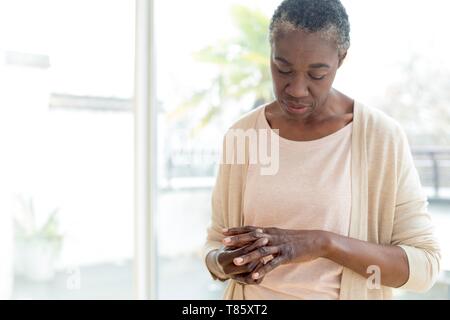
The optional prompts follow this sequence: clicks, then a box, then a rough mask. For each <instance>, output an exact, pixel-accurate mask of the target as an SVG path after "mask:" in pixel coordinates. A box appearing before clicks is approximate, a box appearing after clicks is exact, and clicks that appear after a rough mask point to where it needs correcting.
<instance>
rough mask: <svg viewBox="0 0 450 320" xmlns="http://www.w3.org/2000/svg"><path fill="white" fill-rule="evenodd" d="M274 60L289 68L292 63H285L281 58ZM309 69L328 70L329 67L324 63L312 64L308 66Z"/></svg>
mask: <svg viewBox="0 0 450 320" xmlns="http://www.w3.org/2000/svg"><path fill="white" fill-rule="evenodd" d="M275 60H278V61H281V62H283V63H284V64H287V65H289V66H292V63H290V62H289V61H287V60H286V59H284V58H282V57H275ZM309 67H310V68H314V69H320V68H328V69H329V68H330V66H329V65H327V64H326V63H313V64H310V65H309Z"/></svg>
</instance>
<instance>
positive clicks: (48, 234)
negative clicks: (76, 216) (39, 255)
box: [14, 195, 63, 242]
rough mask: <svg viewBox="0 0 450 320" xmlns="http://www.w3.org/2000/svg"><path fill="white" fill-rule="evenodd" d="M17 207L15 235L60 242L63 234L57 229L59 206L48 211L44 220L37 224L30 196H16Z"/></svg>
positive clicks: (28, 238) (24, 238)
mask: <svg viewBox="0 0 450 320" xmlns="http://www.w3.org/2000/svg"><path fill="white" fill-rule="evenodd" d="M18 204H19V208H18V210H17V211H16V212H15V215H14V225H15V234H16V237H17V238H19V239H23V240H31V239H42V240H47V241H54V242H61V241H62V239H63V235H62V234H61V233H60V231H59V222H58V212H59V208H55V209H53V210H51V211H50V213H49V214H48V216H46V219H45V221H44V222H43V223H42V224H40V225H38V222H37V219H36V212H35V207H34V203H33V198H32V197H25V196H22V195H21V196H18Z"/></svg>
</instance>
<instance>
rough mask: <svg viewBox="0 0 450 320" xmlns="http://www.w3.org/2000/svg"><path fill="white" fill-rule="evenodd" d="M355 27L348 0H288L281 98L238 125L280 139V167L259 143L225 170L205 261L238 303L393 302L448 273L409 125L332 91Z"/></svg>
mask: <svg viewBox="0 0 450 320" xmlns="http://www.w3.org/2000/svg"><path fill="white" fill-rule="evenodd" d="M349 31H350V27H349V22H348V17H347V14H346V11H345V9H344V7H343V6H342V4H341V3H340V1H339V0H285V1H283V2H282V3H281V5H280V6H279V7H278V9H277V10H276V11H275V13H274V15H273V17H272V21H271V25H270V44H271V63H270V64H271V72H272V79H273V86H274V93H275V97H276V100H275V101H273V102H271V103H269V104H267V105H263V106H261V107H259V108H257V109H256V110H253V111H251V112H250V113H248V114H246V115H245V116H244V117H242V118H241V119H240V120H239V121H238V122H236V123H235V124H234V125H233V126H232V128H230V129H232V130H237V129H241V130H264V129H266V130H268V131H270V132H271V134H276V135H277V137H278V138H279V140H278V141H279V144H278V150H277V152H278V156H279V168H278V170H277V172H276V173H275V174H272V175H261V174H260V170H259V169H261V164H259V163H251V162H249V160H248V155H249V150H248V147H247V149H245V150H244V152H245V154H246V157H245V159H246V160H245V162H244V163H240V164H239V163H222V164H221V165H220V168H219V173H218V176H217V181H216V185H215V188H214V190H213V196H212V209H213V211H212V222H211V226H210V228H208V239H207V243H206V245H205V255H204V257H205V261H206V265H207V267H208V270H209V271H210V273H211V274H212V276H213V277H214V278H215V279H220V280H222V281H225V280H228V279H230V282H229V284H228V288H227V290H226V293H225V298H226V299H388V298H390V297H391V294H392V293H391V291H392V288H403V289H409V290H412V291H417V292H423V291H426V290H428V289H429V288H431V286H432V285H433V283H434V282H435V280H436V278H437V276H438V274H439V269H440V266H439V263H440V253H439V246H438V244H437V242H436V240H435V239H434V237H433V233H432V225H431V220H430V216H429V214H428V212H427V204H428V203H427V199H426V196H425V195H424V193H423V192H422V188H421V185H420V180H419V177H418V174H417V170H416V169H415V167H414V164H413V159H412V156H411V151H410V148H409V145H408V141H407V138H406V136H405V134H404V131H403V130H402V129H401V128H400V126H399V125H398V123H397V122H396V121H394V120H393V119H391V118H389V117H388V116H386V115H384V114H383V113H382V112H381V111H378V110H377V109H372V108H369V107H366V106H364V105H363V104H361V103H359V102H358V101H354V100H353V99H351V98H350V97H348V96H346V95H344V94H343V93H341V92H339V91H338V90H336V89H334V88H333V87H332V84H333V81H334V78H335V75H336V71H337V70H338V69H339V67H340V66H341V65H342V63H343V61H344V59H345V56H346V54H347V50H348V48H349V46H350V39H349ZM224 141H225V140H224ZM227 148H228V146H227V147H225V148H224V150H225V152H227V150H228V149H227ZM233 148H235V149H233V150H232V152H234V153H239V152H242V150H237V149H236V148H238V147H236V146H233Z"/></svg>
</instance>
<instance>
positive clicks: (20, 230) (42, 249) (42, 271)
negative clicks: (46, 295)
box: [14, 196, 63, 281]
mask: <svg viewBox="0 0 450 320" xmlns="http://www.w3.org/2000/svg"><path fill="white" fill-rule="evenodd" d="M19 204H20V206H19V210H17V211H16V212H15V215H14V224H15V272H16V274H18V275H22V276H24V277H26V278H28V279H30V280H34V281H48V280H51V279H52V278H53V277H54V274H55V263H56V260H57V258H58V256H59V254H60V252H61V249H62V243H63V235H62V234H61V232H60V231H59V223H58V212H59V209H58V208H56V209H53V210H51V211H50V212H49V214H48V215H46V217H45V219H44V222H43V223H41V224H39V223H38V222H37V219H36V212H35V208H34V204H33V199H32V198H31V197H30V198H26V197H23V196H20V197H19Z"/></svg>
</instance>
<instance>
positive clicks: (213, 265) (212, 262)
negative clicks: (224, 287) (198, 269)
mask: <svg viewBox="0 0 450 320" xmlns="http://www.w3.org/2000/svg"><path fill="white" fill-rule="evenodd" d="M218 257H219V250H218V249H215V250H212V251H211V252H209V253H208V257H207V259H208V261H209V263H208V264H207V265H208V269H209V272H210V273H211V275H212V276H213V278H214V280H217V279H218V280H220V281H225V280H228V278H227V276H226V274H225V273H224V271H223V268H222V266H221V265H220V263H219V260H218Z"/></svg>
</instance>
